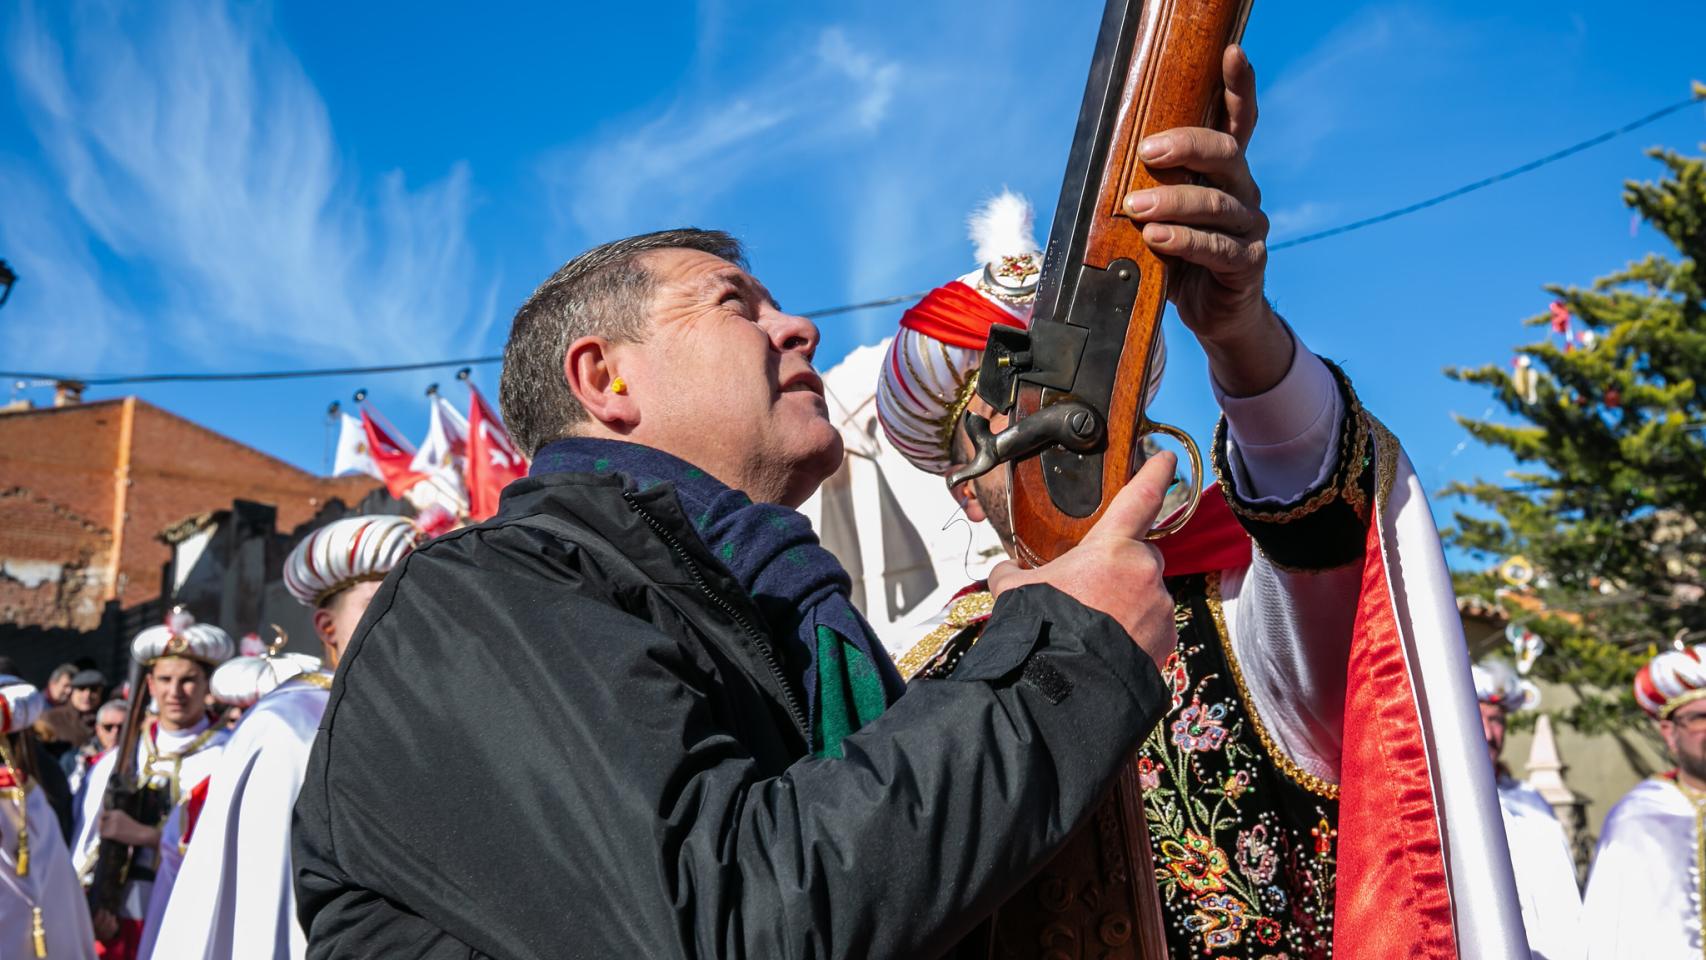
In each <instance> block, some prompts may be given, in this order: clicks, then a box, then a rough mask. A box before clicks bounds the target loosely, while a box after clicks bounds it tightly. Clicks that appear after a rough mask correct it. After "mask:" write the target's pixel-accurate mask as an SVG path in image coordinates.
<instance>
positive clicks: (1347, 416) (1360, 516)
mask: <svg viewBox="0 0 1706 960" xmlns="http://www.w3.org/2000/svg"><path fill="white" fill-rule="evenodd" d="M1322 362H1323V363H1325V364H1327V369H1328V371H1330V372H1331V373H1332V375H1333V382H1334V383H1336V384H1338V387H1339V399H1340V411H1339V417H1340V419H1339V447H1338V463H1336V464H1334V466H1333V470H1332V472H1331V473H1329V474H1328V475H1327V478H1326V479H1325V480H1323V481H1322V482H1321V483H1319V484H1317V485H1315V486H1313V487H1310V488H1309V489H1308V490H1305V491H1304V492H1303V494H1302V495H1300V496H1299V497H1297V498H1296V499H1294V500H1290V501H1287V502H1285V503H1251V502H1250V501H1248V500H1245V499H1244V498H1242V497H1240V496H1239V495H1238V491H1237V490H1236V489H1234V487H1235V485H1234V483H1233V482H1232V469H1231V465H1230V464H1229V463H1228V461H1227V453H1226V450H1227V439H1226V417H1225V416H1222V417H1221V418H1220V423H1219V425H1218V426H1216V427H1215V431H1214V452H1213V458H1214V472H1215V473H1216V474H1218V475H1219V477H1220V488H1221V490H1222V491H1224V492H1225V494H1226V502H1227V503H1229V504H1231V505H1232V512H1233V514H1234V515H1235V516H1237V517H1238V522H1239V523H1241V524H1243V526H1244V529H1245V530H1246V531H1248V532H1249V534H1250V536H1251V537H1252V538H1253V539H1254V540H1255V541H1256V545H1257V546H1259V547H1261V549H1262V552H1263V553H1264V554H1267V556H1268V558H1269V559H1271V560H1273V561H1274V563H1276V564H1278V565H1279V566H1281V567H1284V568H1288V569H1292V570H1330V569H1332V568H1334V567H1340V566H1344V565H1345V564H1347V563H1350V562H1352V561H1354V560H1358V559H1360V558H1361V557H1362V552H1363V548H1364V544H1365V543H1366V541H1367V537H1368V518H1369V515H1370V504H1372V502H1373V500H1374V447H1373V441H1372V438H1371V437H1370V431H1369V425H1368V421H1367V418H1366V417H1364V415H1363V410H1362V404H1360V403H1359V402H1358V401H1357V396H1356V391H1355V390H1353V389H1351V382H1350V380H1349V378H1347V377H1346V376H1345V373H1344V371H1343V370H1340V369H1339V368H1338V366H1337V365H1335V364H1334V363H1332V362H1331V361H1329V360H1326V359H1325V358H1323V360H1322Z"/></svg>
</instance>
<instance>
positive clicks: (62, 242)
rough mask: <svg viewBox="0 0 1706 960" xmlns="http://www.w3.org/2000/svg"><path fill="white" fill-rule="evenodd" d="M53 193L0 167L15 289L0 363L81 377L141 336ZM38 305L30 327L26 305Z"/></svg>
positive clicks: (0, 233)
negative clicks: (97, 360)
mask: <svg viewBox="0 0 1706 960" xmlns="http://www.w3.org/2000/svg"><path fill="white" fill-rule="evenodd" d="M53 193H54V191H53V190H51V189H49V187H48V185H47V184H46V183H44V182H42V181H41V180H39V179H37V178H35V177H33V176H31V175H30V174H29V173H28V172H27V171H25V170H24V169H22V168H21V167H20V166H18V165H16V164H12V163H6V162H0V197H4V198H6V199H5V208H6V209H5V215H4V216H0V244H3V245H4V246H3V249H5V251H6V253H7V257H8V259H9V260H10V262H11V265H12V267H13V268H14V269H15V270H16V271H17V273H18V274H19V276H20V277H21V278H22V279H21V280H20V286H19V287H18V290H17V291H16V292H17V293H18V295H16V296H14V297H13V298H12V299H11V301H10V302H9V303H7V305H6V310H5V313H4V314H0V357H5V359H6V364H5V365H6V366H7V367H9V368H12V369H17V368H20V367H28V368H30V369H32V370H35V371H38V372H44V373H62V372H65V371H67V370H69V371H72V372H80V371H83V370H86V369H88V364H89V362H90V358H91V357H100V356H106V355H109V354H111V353H113V352H115V351H116V350H118V349H119V348H120V346H121V345H123V344H127V343H134V342H136V340H137V339H138V338H139V337H140V335H141V334H142V332H143V331H142V327H141V324H140V323H139V322H138V321H137V319H136V315H135V313H134V312H133V311H131V310H130V309H128V308H127V307H126V306H125V305H123V304H121V303H119V302H116V301H115V300H114V299H113V295H112V294H109V293H108V290H107V285H106V284H105V283H103V282H102V278H101V266H100V264H99V263H98V262H97V261H96V259H95V255H94V252H93V251H92V250H90V248H89V244H88V242H87V237H86V236H85V235H84V233H83V232H82V231H81V230H80V229H79V228H77V226H76V225H75V224H73V223H70V222H68V220H67V218H66V217H65V216H64V215H63V211H61V210H60V209H58V208H57V205H56V204H55V203H54V202H53V201H52V197H53ZM31 303H39V304H41V305H42V308H41V309H39V310H37V311H35V314H36V322H34V323H31V322H24V320H21V319H20V318H21V317H23V316H24V310H23V308H24V306H25V305H26V304H31Z"/></svg>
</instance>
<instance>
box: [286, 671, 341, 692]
mask: <svg viewBox="0 0 1706 960" xmlns="http://www.w3.org/2000/svg"><path fill="white" fill-rule="evenodd" d="M290 679H292V680H301V681H302V682H303V683H306V684H308V685H309V686H310V687H319V688H320V689H321V690H330V689H332V675H331V674H329V673H322V672H320V671H315V672H314V673H299V674H297V675H296V676H294V677H291V678H290Z"/></svg>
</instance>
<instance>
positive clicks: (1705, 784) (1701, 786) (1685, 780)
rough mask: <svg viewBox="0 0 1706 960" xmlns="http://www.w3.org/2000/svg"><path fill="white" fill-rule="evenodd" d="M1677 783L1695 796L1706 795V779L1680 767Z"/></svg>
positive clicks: (1677, 771) (1677, 773)
mask: <svg viewBox="0 0 1706 960" xmlns="http://www.w3.org/2000/svg"><path fill="white" fill-rule="evenodd" d="M1676 782H1677V783H1679V784H1681V785H1682V786H1683V787H1684V788H1685V789H1687V790H1688V791H1690V792H1691V793H1693V794H1694V795H1695V796H1700V795H1702V794H1706V779H1702V778H1701V777H1697V776H1695V775H1694V774H1692V773H1689V772H1688V771H1687V770H1684V769H1682V768H1681V767H1678V768H1677V770H1676Z"/></svg>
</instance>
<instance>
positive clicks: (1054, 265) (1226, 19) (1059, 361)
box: [954, 0, 1251, 960]
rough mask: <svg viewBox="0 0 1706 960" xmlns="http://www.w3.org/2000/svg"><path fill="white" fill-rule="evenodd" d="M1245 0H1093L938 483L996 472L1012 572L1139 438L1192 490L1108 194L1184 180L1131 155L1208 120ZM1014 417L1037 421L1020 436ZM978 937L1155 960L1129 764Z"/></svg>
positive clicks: (1030, 950)
mask: <svg viewBox="0 0 1706 960" xmlns="http://www.w3.org/2000/svg"><path fill="white" fill-rule="evenodd" d="M1250 3H1251V0H1108V3H1107V6H1106V9H1105V11H1104V13H1103V18H1102V27H1101V33H1100V34H1099V36H1098V37H1097V41H1096V51H1095V55H1094V57H1093V58H1092V60H1091V66H1090V77H1089V82H1088V84H1087V86H1086V89H1085V93H1084V104H1083V107H1082V108H1081V109H1080V112H1079V116H1078V128H1077V133H1076V134H1075V136H1074V139H1073V144H1072V153H1071V156H1070V158H1069V160H1068V163H1067V171H1066V177H1065V180H1064V182H1063V183H1062V186H1061V194H1060V202H1059V205H1058V206H1057V208H1056V210H1055V217H1054V223H1053V226H1052V227H1051V228H1050V234H1049V243H1048V250H1047V253H1046V256H1045V259H1044V262H1043V274H1042V278H1041V281H1040V282H1039V285H1038V291H1037V303H1036V308H1035V311H1034V312H1033V314H1032V318H1031V324H1030V327H1029V329H1028V330H1027V331H1025V332H1023V333H1017V332H1015V331H1011V330H1007V329H1004V328H1001V327H996V328H995V330H994V331H992V332H991V334H990V339H989V345H988V348H987V349H986V350H985V353H984V361H983V366H982V369H981V370H980V371H979V374H978V392H979V395H980V396H982V397H983V399H984V400H985V401H987V402H988V403H989V404H990V405H991V406H992V407H994V408H995V409H997V410H1011V411H1012V424H1011V426H1009V427H1008V429H1007V430H1006V431H1003V437H995V436H991V435H990V432H989V430H988V429H987V428H988V423H987V422H981V423H978V422H974V421H973V420H972V418H970V417H969V416H968V418H967V426H968V429H969V428H974V427H981V428H982V429H981V430H973V431H972V432H973V435H974V438H975V437H978V436H981V437H982V438H983V440H984V441H985V442H979V441H977V440H975V439H974V444H975V445H976V446H977V448H978V451H979V454H980V457H981V460H982V462H981V463H979V464H975V465H974V466H973V467H972V468H969V469H968V470H967V471H966V472H965V473H962V474H961V475H959V476H956V477H955V478H954V480H955V481H956V482H957V481H958V480H959V479H963V478H964V476H966V475H968V474H975V472H981V470H984V469H988V468H989V467H990V466H991V465H993V464H994V463H997V462H1001V461H1003V460H1005V461H1007V463H1008V465H1009V467H1008V468H1009V470H1010V471H1011V473H1010V479H1011V484H1010V492H1011V497H1010V501H1009V503H1010V506H1009V509H1010V518H1011V521H1012V530H1013V539H1014V553H1015V554H1016V559H1017V560H1019V561H1020V562H1021V563H1024V564H1026V565H1028V566H1040V565H1041V564H1044V563H1047V562H1048V561H1050V560H1053V559H1055V558H1056V557H1058V556H1060V555H1061V554H1063V553H1065V552H1066V551H1067V550H1069V549H1071V548H1072V547H1073V546H1074V545H1075V544H1077V543H1078V542H1079V541H1080V540H1082V539H1083V537H1084V535H1085V534H1086V533H1088V532H1089V530H1090V528H1091V527H1092V526H1093V525H1094V524H1095V523H1096V520H1097V519H1098V518H1099V517H1101V515H1102V513H1103V511H1104V510H1105V509H1106V508H1107V505H1108V502H1109V501H1110V500H1112V499H1113V497H1114V495H1115V494H1117V493H1118V492H1119V490H1120V488H1121V487H1123V486H1125V484H1126V483H1127V482H1128V481H1129V480H1130V479H1131V477H1132V474H1133V473H1135V472H1136V468H1137V466H1138V461H1139V458H1140V457H1141V456H1142V455H1143V454H1142V451H1141V447H1140V444H1141V442H1142V439H1143V437H1144V436H1146V435H1148V434H1151V433H1166V434H1169V435H1171V436H1173V437H1175V439H1177V440H1179V441H1180V442H1182V443H1183V444H1184V445H1185V448H1186V451H1187V452H1188V453H1189V455H1190V457H1191V460H1192V465H1193V468H1194V472H1195V477H1194V478H1193V479H1194V482H1195V483H1196V484H1197V485H1198V487H1199V488H1200V486H1201V483H1202V480H1203V472H1202V464H1201V456H1200V454H1199V453H1198V452H1197V448H1196V445H1195V444H1194V443H1193V442H1191V439H1190V437H1189V436H1187V435H1186V434H1185V433H1184V432H1183V431H1180V430H1178V429H1177V428H1174V427H1169V426H1166V425H1164V424H1155V423H1152V422H1150V421H1149V420H1148V419H1147V417H1146V416H1145V412H1144V405H1145V391H1146V386H1147V384H1148V381H1149V377H1150V376H1151V373H1150V366H1151V364H1152V363H1153V361H1154V357H1155V349H1154V348H1155V343H1156V338H1157V336H1158V335H1159V331H1160V323H1161V314H1162V310H1163V309H1164V308H1165V306H1166V302H1167V283H1168V276H1167V272H1168V264H1167V262H1166V260H1165V259H1163V258H1161V257H1159V256H1157V255H1156V254H1154V253H1152V252H1151V251H1150V250H1149V247H1148V245H1147V244H1145V243H1144V241H1143V232H1142V226H1141V224H1139V223H1137V222H1135V221H1133V220H1132V219H1131V218H1130V217H1129V216H1128V215H1126V213H1125V212H1124V204H1123V201H1124V199H1125V196H1126V194H1128V193H1130V192H1131V191H1133V190H1141V189H1144V188H1146V187H1151V186H1155V185H1157V184H1161V183H1178V182H1181V181H1182V180H1183V179H1184V178H1186V177H1187V176H1188V174H1185V173H1183V172H1181V171H1171V170H1167V171H1151V170H1149V169H1148V168H1147V167H1146V166H1144V164H1143V163H1142V161H1141V160H1140V159H1139V157H1138V152H1137V147H1138V144H1139V143H1140V142H1141V141H1142V140H1143V139H1144V138H1145V137H1148V136H1150V135H1152V134H1156V133H1160V132H1161V131H1163V130H1168V129H1172V128H1175V127H1191V126H1205V125H1209V124H1210V123H1211V122H1212V120H1213V119H1214V117H1215V114H1216V111H1217V109H1218V108H1219V105H1220V102H1221V97H1222V73H1221V61H1222V57H1223V55H1224V51H1225V49H1226V47H1227V45H1229V44H1232V43H1236V42H1237V41H1238V40H1239V39H1240V37H1241V36H1242V35H1243V31H1244V23H1245V21H1246V19H1247V18H1248V16H1249V12H1250ZM1051 407H1055V408H1056V409H1052V410H1051V409H1050V408H1051ZM1027 418H1037V419H1038V421H1039V422H1033V423H1032V424H1031V425H1030V426H1028V427H1027V426H1026V424H1025V421H1026V420H1027ZM1194 507H1195V497H1194V496H1193V498H1192V500H1191V504H1190V508H1189V509H1187V510H1184V511H1181V512H1180V513H1178V514H1176V515H1175V516H1174V517H1173V518H1171V519H1170V520H1168V521H1167V522H1166V523H1164V524H1163V525H1162V526H1161V527H1158V528H1157V529H1156V530H1155V531H1153V532H1152V533H1151V536H1152V537H1153V536H1164V535H1166V534H1167V533H1170V532H1172V531H1174V530H1177V529H1178V528H1179V527H1181V526H1183V524H1184V522H1185V520H1187V519H1189V516H1190V510H1192V509H1194ZM989 944H990V947H989V949H988V950H987V953H985V954H984V955H986V956H991V957H994V956H999V957H1026V956H1041V957H1050V958H1052V957H1090V956H1097V957H1110V958H1112V957H1119V958H1137V960H1166V957H1167V934H1166V927H1165V922H1164V919H1163V916H1162V907H1161V900H1160V893H1159V890H1158V889H1157V885H1156V878H1155V865H1154V858H1153V856H1152V853H1151V846H1150V838H1149V830H1148V825H1147V822H1146V814H1145V809H1144V803H1143V791H1142V788H1141V786H1140V784H1139V780H1138V775H1137V770H1136V764H1135V761H1132V762H1128V763H1127V764H1126V765H1125V767H1124V768H1123V769H1122V770H1121V772H1120V774H1119V776H1118V777H1117V778H1116V779H1115V782H1114V784H1113V786H1112V787H1111V788H1110V790H1109V793H1108V795H1107V797H1106V798H1104V800H1103V801H1102V803H1101V805H1100V807H1099V808H1098V809H1097V811H1096V813H1095V815H1094V816H1093V817H1092V818H1091V822H1090V823H1088V824H1086V825H1085V826H1084V827H1083V828H1082V829H1080V830H1079V831H1078V832H1077V833H1076V834H1074V835H1073V837H1072V838H1071V839H1070V840H1068V841H1067V844H1066V845H1065V847H1063V848H1062V849H1061V851H1060V853H1059V854H1057V855H1056V857H1055V859H1054V860H1053V861H1051V862H1050V863H1049V864H1048V865H1047V866H1046V867H1044V869H1043V871H1042V872H1041V873H1040V874H1039V875H1038V877H1037V878H1035V879H1033V880H1032V881H1031V882H1030V884H1029V885H1028V886H1027V887H1026V888H1025V889H1024V890H1023V891H1021V892H1020V893H1019V894H1018V895H1017V896H1015V897H1014V898H1013V899H1012V900H1010V901H1008V902H1007V904H1005V905H1004V906H1002V908H1001V909H1000V911H999V912H998V913H997V914H996V916H995V917H994V918H993V928H992V930H991V935H990V940H989ZM974 949H975V948H974ZM978 952H980V953H983V951H982V950H981V949H980V950H979V951H978Z"/></svg>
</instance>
